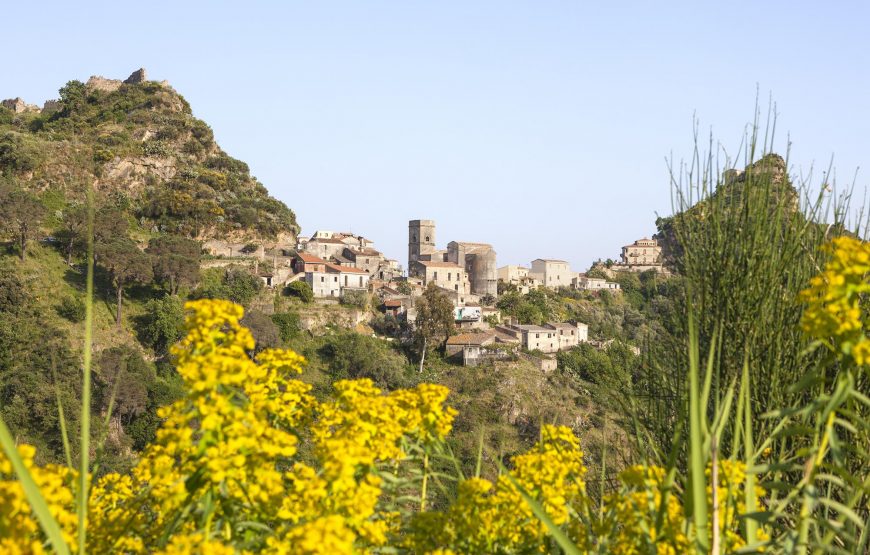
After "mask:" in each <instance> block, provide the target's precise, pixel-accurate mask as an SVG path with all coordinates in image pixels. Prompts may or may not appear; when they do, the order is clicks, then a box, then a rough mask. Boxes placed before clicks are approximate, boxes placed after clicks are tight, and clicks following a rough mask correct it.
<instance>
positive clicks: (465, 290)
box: [203, 220, 668, 370]
mask: <svg viewBox="0 0 870 555" xmlns="http://www.w3.org/2000/svg"><path fill="white" fill-rule="evenodd" d="M204 252H206V253H208V254H209V255H210V256H208V257H207V258H206V259H205V260H203V267H204V268H208V267H230V266H235V265H237V264H238V263H240V262H245V261H247V262H248V264H249V268H250V269H251V271H252V272H253V273H254V274H255V275H256V276H258V277H259V278H260V279H261V280H262V281H263V284H264V286H265V287H267V288H271V289H277V290H284V289H285V288H287V287H292V285H291V284H293V283H295V282H301V283H305V284H307V285H308V287H309V288H310V290H311V293H312V295H313V298H314V300H315V301H316V302H317V303H319V304H324V305H330V304H339V303H343V302H345V301H349V300H351V299H360V298H362V299H365V298H368V297H369V296H372V298H373V299H375V302H376V304H377V308H378V309H379V310H380V311H381V312H382V313H384V314H387V315H389V316H391V317H393V318H395V319H397V320H400V321H402V322H404V323H406V324H408V325H411V326H413V324H414V322H415V320H416V315H417V311H416V304H417V300H418V299H419V298H420V297H421V296H422V295H423V292H424V291H425V290H426V288H427V287H430V286H434V287H435V288H437V290H438V291H439V292H440V293H441V294H443V295H444V296H446V297H447V298H448V299H450V301H451V303H452V305H453V310H454V320H455V325H456V327H457V329H458V330H459V331H460V333H459V334H457V335H454V336H452V337H450V338H449V339H448V340H447V345H446V354H447V356H448V357H450V358H453V359H455V360H457V361H461V362H462V363H463V364H465V365H474V364H478V363H479V362H482V361H483V360H486V359H498V358H503V357H505V356H506V353H510V352H514V354H517V353H520V354H522V353H529V352H531V353H534V354H535V355H537V356H535V357H531V356H529V357H528V358H529V359H530V360H534V361H535V362H536V363H537V364H538V365H539V366H540V367H541V368H542V369H544V370H550V369H554V368H555V366H556V360H555V358H554V357H553V356H552V355H553V354H555V353H558V352H559V351H564V350H568V349H571V348H572V347H575V346H577V345H578V344H580V343H583V342H588V341H590V339H589V332H588V325H587V324H586V323H584V322H578V321H569V322H545V323H542V324H540V325H529V324H521V323H519V322H516V321H514V319H512V318H510V317H503V316H502V313H501V311H500V310H499V309H498V308H497V307H496V306H495V305H496V302H497V300H498V298H499V295H500V293H501V292H502V291H503V290H510V291H515V292H518V293H520V294H528V293H529V292H530V291H535V290H538V289H550V290H560V289H563V288H564V289H567V290H574V291H589V292H593V293H596V292H600V291H607V292H608V293H610V294H619V293H620V285H619V283H617V282H616V281H611V279H612V278H613V276H615V275H616V274H617V273H618V272H645V271H650V270H653V271H656V272H658V273H660V274H663V275H666V274H667V273H668V271H667V269H666V268H665V267H664V266H663V264H662V247H661V246H660V245H659V244H658V242H657V241H656V240H655V239H649V238H643V239H639V240H637V241H634V242H633V243H632V244H630V245H626V246H624V247H622V252H621V254H620V261H619V262H615V263H609V264H603V263H600V262H599V263H596V264H595V265H594V266H593V269H594V270H595V271H594V272H593V271H590V272H577V271H575V270H573V269H572V268H571V267H570V265H569V263H568V262H566V261H564V260H558V259H551V258H537V259H535V260H532V261H531V262H530V264H529V265H528V266H518V265H505V266H501V267H499V266H498V261H497V254H496V251H495V249H494V248H493V246H492V245H490V244H487V243H478V242H467V241H450V242H449V243H447V248H446V249H439V248H438V245H437V242H436V224H435V222H434V221H433V220H411V221H409V222H408V257H407V266H406V268H407V269H406V268H405V267H403V266H402V264H401V262H399V261H398V260H396V259H392V258H388V257H387V256H386V255H384V253H382V252H381V251H379V250H377V249H376V248H375V245H374V242H373V241H372V240H370V239H368V238H366V237H364V236H362V235H359V234H354V233H351V232H337V231H327V230H318V231H316V232H314V233H313V234H311V235H310V236H304V235H300V236H298V238H297V240H296V244H295V245H292V246H289V247H287V246H284V247H281V246H278V247H273V248H266V247H264V246H262V245H255V244H243V243H229V242H226V241H221V240H216V239H215V240H210V241H208V242H206V243H205V244H204Z"/></svg>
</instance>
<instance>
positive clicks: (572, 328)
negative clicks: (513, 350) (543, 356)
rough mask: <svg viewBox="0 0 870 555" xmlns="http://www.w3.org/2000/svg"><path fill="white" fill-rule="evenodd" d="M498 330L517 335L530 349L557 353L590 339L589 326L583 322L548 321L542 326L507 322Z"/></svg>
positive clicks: (523, 344) (524, 345)
mask: <svg viewBox="0 0 870 555" xmlns="http://www.w3.org/2000/svg"><path fill="white" fill-rule="evenodd" d="M496 331H498V332H501V333H503V334H506V335H511V336H513V337H516V338H517V339H518V340H519V341H520V343H521V344H522V346H523V348H524V349H526V350H528V351H534V350H538V351H541V352H542V353H556V352H559V351H565V350H568V349H571V348H572V347H576V346H577V345H579V344H580V343H581V342H586V341H588V340H589V326H587V325H586V324H583V323H579V322H578V323H576V324H575V323H570V322H562V323H547V324H544V325H542V326H535V325H523V324H505V325H503V326H497V327H496Z"/></svg>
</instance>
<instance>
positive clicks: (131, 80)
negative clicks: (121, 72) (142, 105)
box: [124, 67, 148, 85]
mask: <svg viewBox="0 0 870 555" xmlns="http://www.w3.org/2000/svg"><path fill="white" fill-rule="evenodd" d="M147 80H148V79H147V78H146V74H145V68H144V67H140V68H139V69H137V70H136V71H134V72H133V73H131V74H130V77H127V78H126V79H124V84H125V85H136V84H139V83H144V82H145V81H147Z"/></svg>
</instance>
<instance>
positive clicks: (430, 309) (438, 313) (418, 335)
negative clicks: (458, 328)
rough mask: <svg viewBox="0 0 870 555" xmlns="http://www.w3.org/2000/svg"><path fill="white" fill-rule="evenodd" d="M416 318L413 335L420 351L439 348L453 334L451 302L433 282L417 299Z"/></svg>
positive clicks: (453, 324)
mask: <svg viewBox="0 0 870 555" xmlns="http://www.w3.org/2000/svg"><path fill="white" fill-rule="evenodd" d="M416 307H417V319H416V320H415V321H414V336H415V339H416V342H417V345H418V350H419V352H420V353H425V351H427V350H434V349H440V348H441V347H443V346H444V344H445V343H446V342H447V338H448V337H450V336H451V335H452V334H453V331H454V328H455V323H454V319H453V303H452V302H451V301H450V299H449V298H447V295H445V294H444V293H442V292H441V291H440V290H439V289H438V288H437V287H436V286H435V284H434V283H430V284H429V286H428V287H426V290H425V291H423V294H422V295H421V296H420V298H419V299H417V304H416Z"/></svg>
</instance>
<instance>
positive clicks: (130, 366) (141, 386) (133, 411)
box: [95, 345, 155, 422]
mask: <svg viewBox="0 0 870 555" xmlns="http://www.w3.org/2000/svg"><path fill="white" fill-rule="evenodd" d="M95 378H96V379H95V382H96V383H97V385H98V386H101V387H100V389H101V391H100V393H101V395H99V397H100V401H101V403H100V404H101V409H102V410H103V411H108V410H109V408H110V405H111V406H112V412H113V415H114V416H117V417H118V419H120V420H124V419H126V420H127V421H128V422H129V420H130V418H132V417H134V416H138V415H139V414H142V413H143V412H144V411H145V409H146V408H148V389H149V387H150V386H151V384H152V383H153V382H154V379H155V374H154V369H153V368H152V367H151V366H150V365H149V364H148V363H147V362H145V360H144V359H143V358H142V355H141V354H140V353H139V352H138V351H136V350H135V349H132V348H130V347H128V346H126V345H123V346H120V347H112V348H111V349H107V350H105V351H103V352H102V353H101V354H100V358H99V364H98V365H97V372H96V375H95Z"/></svg>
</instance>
